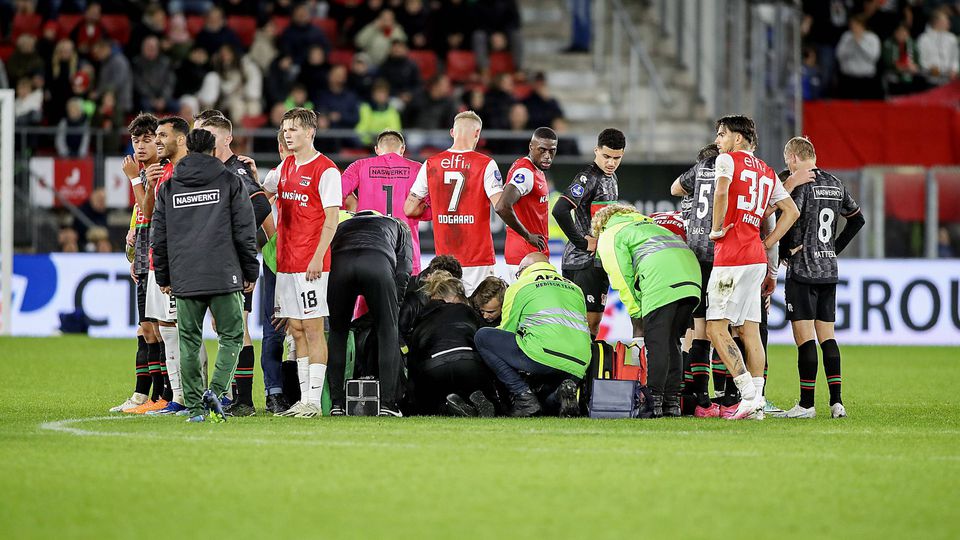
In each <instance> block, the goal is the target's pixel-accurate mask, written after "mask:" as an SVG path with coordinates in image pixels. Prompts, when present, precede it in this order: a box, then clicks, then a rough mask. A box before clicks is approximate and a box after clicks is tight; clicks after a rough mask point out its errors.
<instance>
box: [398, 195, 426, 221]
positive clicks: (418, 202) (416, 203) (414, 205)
mask: <svg viewBox="0 0 960 540" xmlns="http://www.w3.org/2000/svg"><path fill="white" fill-rule="evenodd" d="M426 208H427V203H426V200H425V199H421V198H420V197H418V196H416V195H415V194H413V193H410V194H409V195H407V200H405V201H403V213H404V215H406V216H407V217H409V218H416V217H420V216H421V215H422V214H423V212H424V210H426Z"/></svg>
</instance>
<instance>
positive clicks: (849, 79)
mask: <svg viewBox="0 0 960 540" xmlns="http://www.w3.org/2000/svg"><path fill="white" fill-rule="evenodd" d="M879 59H880V38H878V37H877V35H876V34H874V33H873V32H871V31H870V30H867V27H866V24H865V22H864V18H863V16H862V15H857V16H855V17H853V18H851V19H850V30H848V31H847V32H846V33H844V34H843V36H841V38H840V43H839V44H837V62H838V63H839V65H840V85H839V91H840V97H843V98H847V99H882V98H883V93H882V89H881V87H880V84H879V83H880V81H879V80H878V78H877V60H879Z"/></svg>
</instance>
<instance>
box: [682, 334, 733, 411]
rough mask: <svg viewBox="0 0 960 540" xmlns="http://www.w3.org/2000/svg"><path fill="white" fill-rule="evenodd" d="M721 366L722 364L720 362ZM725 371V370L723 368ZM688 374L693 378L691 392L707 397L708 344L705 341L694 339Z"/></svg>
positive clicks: (691, 346)
mask: <svg viewBox="0 0 960 540" xmlns="http://www.w3.org/2000/svg"><path fill="white" fill-rule="evenodd" d="M720 365H721V366H722V365H723V362H720ZM724 371H726V368H724ZM690 372H691V375H692V377H693V392H692V393H694V394H697V395H700V396H707V397H709V396H708V389H707V388H708V387H709V386H710V342H709V341H707V340H705V339H695V340H693V344H691V345H690Z"/></svg>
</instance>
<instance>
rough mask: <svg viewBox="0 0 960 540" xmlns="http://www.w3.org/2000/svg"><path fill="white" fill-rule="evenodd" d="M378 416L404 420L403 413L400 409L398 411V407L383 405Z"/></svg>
mask: <svg viewBox="0 0 960 540" xmlns="http://www.w3.org/2000/svg"><path fill="white" fill-rule="evenodd" d="M377 416H393V417H395V418H402V417H403V413H402V412H400V409H398V408H397V406H396V405H393V406H391V405H386V404H383V403H381V404H380V412H379V413H377Z"/></svg>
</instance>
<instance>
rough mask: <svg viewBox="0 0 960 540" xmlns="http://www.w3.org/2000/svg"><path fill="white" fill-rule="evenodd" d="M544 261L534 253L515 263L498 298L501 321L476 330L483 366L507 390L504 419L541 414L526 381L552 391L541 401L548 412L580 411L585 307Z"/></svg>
mask: <svg viewBox="0 0 960 540" xmlns="http://www.w3.org/2000/svg"><path fill="white" fill-rule="evenodd" d="M548 260H549V259H547V256H546V255H544V254H543V253H540V252H534V253H530V254H529V255H527V256H526V257H524V258H523V260H522V261H520V265H519V269H520V271H519V273H518V274H519V279H518V280H517V281H516V282H514V283H513V284H512V285H510V287H508V288H507V292H506V295H505V296H504V299H503V322H502V323H501V324H500V327H499V328H481V329H480V330H479V331H477V335H476V337H475V338H474V341H475V342H476V345H477V350H478V351H479V352H480V356H481V357H483V361H484V362H486V364H487V365H488V366H489V367H490V369H492V370H493V372H494V373H495V374H496V375H497V378H498V379H500V382H502V383H503V384H504V385H505V386H506V387H507V389H508V390H509V391H510V394H511V395H510V400H511V403H512V406H513V407H512V410H511V411H510V416H534V415H536V414H538V413H540V412H541V410H542V409H543V407H541V405H540V401H539V400H538V399H537V396H536V395H534V393H533V391H532V390H531V389H530V384H529V383H530V382H531V381H536V382H539V383H542V384H543V385H544V386H546V387H547V388H554V390H552V391H551V392H550V393H549V394H548V395H547V396H546V398H545V399H544V403H543V405H544V406H545V407H546V409H547V411H548V412H550V413H559V415H560V416H576V415H578V414H579V412H580V408H579V405H578V403H577V382H578V381H579V380H580V379H582V378H583V375H584V374H585V373H586V371H587V366H588V364H589V363H590V330H589V329H588V327H587V306H586V303H585V301H584V298H583V291H582V290H581V289H580V287H578V286H577V285H576V284H574V283H573V282H572V281H570V280H568V279H564V278H563V277H562V276H561V275H560V274H559V272H557V269H556V268H554V266H553V265H551V264H550V263H549V262H548ZM521 373H524V374H526V375H527V377H526V379H525V376H524V375H522V374H521ZM557 381H561V382H560V383H559V385H558V386H557Z"/></svg>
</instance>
